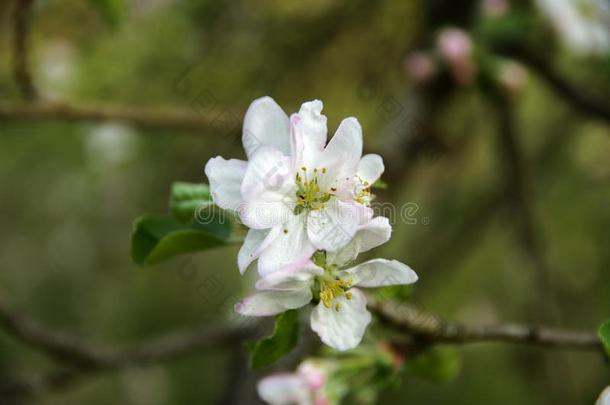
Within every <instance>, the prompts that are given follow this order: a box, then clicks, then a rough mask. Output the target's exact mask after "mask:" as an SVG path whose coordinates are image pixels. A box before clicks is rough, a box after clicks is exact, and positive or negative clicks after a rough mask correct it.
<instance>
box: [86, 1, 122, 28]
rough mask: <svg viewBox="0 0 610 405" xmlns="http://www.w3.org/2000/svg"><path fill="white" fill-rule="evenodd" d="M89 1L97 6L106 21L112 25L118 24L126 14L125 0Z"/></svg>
mask: <svg viewBox="0 0 610 405" xmlns="http://www.w3.org/2000/svg"><path fill="white" fill-rule="evenodd" d="M89 2H90V3H91V5H93V6H94V7H95V8H97V10H98V12H99V13H100V14H101V15H102V17H103V18H104V20H105V21H106V23H107V24H108V25H110V26H112V27H116V26H118V25H119V24H120V23H121V21H122V20H123V19H124V18H125V16H126V15H127V2H126V1H125V0H90V1H89Z"/></svg>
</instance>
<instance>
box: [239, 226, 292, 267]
mask: <svg viewBox="0 0 610 405" xmlns="http://www.w3.org/2000/svg"><path fill="white" fill-rule="evenodd" d="M280 229H281V227H275V228H272V229H264V230H261V229H250V230H249V231H248V234H247V235H246V239H245V240H244V244H243V245H242V246H241V249H239V254H238V255H237V265H238V267H239V272H240V273H241V274H244V272H245V271H246V269H247V268H248V266H249V265H250V264H251V263H252V262H253V261H255V260H256V259H258V256H260V254H261V252H262V251H263V249H265V248H266V247H267V246H269V244H270V243H272V242H273V240H274V239H275V238H276V237H277V235H279V232H280Z"/></svg>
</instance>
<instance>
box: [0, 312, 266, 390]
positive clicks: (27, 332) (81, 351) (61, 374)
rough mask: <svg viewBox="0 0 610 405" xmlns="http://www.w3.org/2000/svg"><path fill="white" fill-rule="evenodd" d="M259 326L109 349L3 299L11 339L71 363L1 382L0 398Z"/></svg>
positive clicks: (174, 353)
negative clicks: (42, 322) (49, 325)
mask: <svg viewBox="0 0 610 405" xmlns="http://www.w3.org/2000/svg"><path fill="white" fill-rule="evenodd" d="M257 326H259V325H256V324H249V325H247V326H243V325H242V326H239V325H236V326H229V325H217V326H211V327H207V328H205V329H200V330H194V331H185V332H177V333H174V334H172V335H167V336H164V337H160V338H157V339H153V340H150V341H147V342H142V343H138V344H136V345H134V346H132V347H131V348H128V349H123V350H115V351H111V350H108V349H103V348H99V347H97V346H95V345H93V344H90V343H87V342H85V341H83V340H81V339H78V338H76V337H74V336H70V335H66V334H61V333H57V332H54V331H51V330H49V329H47V328H45V327H44V326H42V325H40V324H38V323H37V322H35V321H33V320H31V319H29V318H27V317H25V316H23V315H20V314H18V313H17V312H15V311H12V310H10V309H9V308H8V307H7V306H6V305H4V304H2V303H0V327H2V329H4V331H5V332H6V333H8V334H9V335H10V336H12V337H13V338H15V339H17V340H19V341H21V342H23V343H25V344H27V345H29V346H30V347H31V348H32V349H34V350H38V351H41V352H43V353H45V354H47V355H49V356H50V357H52V358H53V359H55V360H57V361H58V362H60V363H64V364H67V365H69V366H70V368H68V369H59V370H56V371H54V372H51V373H49V374H48V375H44V376H42V377H40V378H38V379H35V380H32V381H12V382H10V381H9V382H6V381H5V382H4V383H2V384H0V398H5V397H11V398H17V399H19V398H23V397H29V396H33V395H37V394H40V393H44V392H46V391H54V390H61V389H65V388H68V387H70V386H72V385H74V384H75V383H77V382H79V381H80V380H81V379H83V378H84V377H86V376H88V375H91V374H94V373H97V372H102V371H111V370H117V369H123V368H128V367H134V366H143V365H148V364H153V363H159V362H163V361H167V360H171V359H175V358H178V357H181V356H185V355H188V354H192V353H195V352H197V351H200V350H206V349H209V348H212V347H232V346H235V345H236V344H239V342H242V341H244V340H245V339H248V338H253V337H254V336H256V334H257V333H258V332H259V331H258V329H259V328H258V327H257Z"/></svg>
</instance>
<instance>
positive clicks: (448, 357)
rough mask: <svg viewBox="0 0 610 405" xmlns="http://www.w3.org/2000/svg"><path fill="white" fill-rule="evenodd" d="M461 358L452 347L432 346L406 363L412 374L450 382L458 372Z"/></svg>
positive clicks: (436, 380)
mask: <svg viewBox="0 0 610 405" xmlns="http://www.w3.org/2000/svg"><path fill="white" fill-rule="evenodd" d="M460 368H461V360H460V356H459V353H458V352H457V350H455V349H454V348H453V347H447V346H434V347H431V348H430V349H428V350H426V351H424V352H423V353H421V354H418V355H417V356H415V357H413V358H412V359H411V360H409V361H408V362H407V363H406V369H407V370H408V371H410V372H411V373H412V374H414V375H416V376H418V377H421V378H424V379H427V380H432V381H435V382H450V381H452V380H454V379H455V378H456V377H457V376H458V374H459V373H460Z"/></svg>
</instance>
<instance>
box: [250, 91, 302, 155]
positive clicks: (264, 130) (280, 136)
mask: <svg viewBox="0 0 610 405" xmlns="http://www.w3.org/2000/svg"><path fill="white" fill-rule="evenodd" d="M242 142H243V144H244V149H245V150H246V155H247V156H248V158H249V159H250V158H252V156H254V154H255V153H256V152H258V150H259V149H260V148H261V147H263V146H270V147H272V148H274V149H277V150H279V151H280V152H283V153H284V154H286V155H288V154H290V121H289V120H288V116H287V115H286V113H285V112H284V110H282V108H281V107H280V106H279V105H277V103H276V102H275V101H274V100H273V99H272V98H271V97H261V98H259V99H256V100H254V101H253V102H252V104H250V107H249V108H248V111H247V112H246V116H245V118H244V128H243V134H242Z"/></svg>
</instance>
